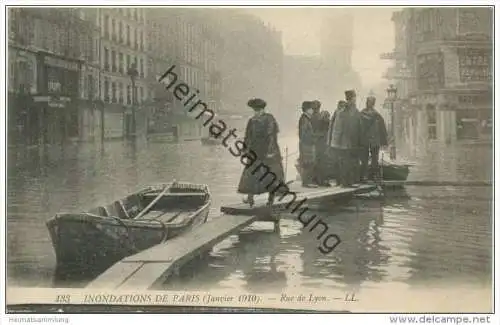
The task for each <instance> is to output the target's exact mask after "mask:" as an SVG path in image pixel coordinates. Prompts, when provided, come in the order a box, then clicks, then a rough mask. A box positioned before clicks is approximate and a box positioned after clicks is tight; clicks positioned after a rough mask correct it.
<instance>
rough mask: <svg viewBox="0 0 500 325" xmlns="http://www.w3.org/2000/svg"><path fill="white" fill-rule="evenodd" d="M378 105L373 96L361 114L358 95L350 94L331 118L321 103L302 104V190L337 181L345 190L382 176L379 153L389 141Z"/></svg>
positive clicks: (309, 102) (300, 123) (351, 91)
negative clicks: (376, 108)
mask: <svg viewBox="0 0 500 325" xmlns="http://www.w3.org/2000/svg"><path fill="white" fill-rule="evenodd" d="M375 102H376V99H375V97H373V96H369V97H368V98H367V100H366V108H364V109H363V110H362V111H361V112H360V111H359V110H358V109H357V107H356V92H355V91H354V90H347V91H345V100H341V101H339V102H338V104H337V109H336V110H335V112H334V113H333V115H332V116H331V118H330V113H329V112H328V111H321V103H320V102H319V101H317V100H315V101H305V102H303V103H302V112H303V113H302V116H301V117H300V119H299V159H298V167H299V170H300V174H301V178H302V186H304V187H318V186H330V180H332V179H335V180H336V182H337V185H340V186H342V187H357V186H358V184H359V183H363V182H366V181H367V180H368V179H376V178H377V177H379V176H380V175H379V164H378V160H379V151H380V148H381V147H384V146H387V144H388V139H387V129H386V126H385V121H384V119H383V117H382V116H381V115H380V113H378V112H377V111H376V110H375ZM370 157H371V159H369V158H370ZM368 160H370V161H371V164H370V168H368Z"/></svg>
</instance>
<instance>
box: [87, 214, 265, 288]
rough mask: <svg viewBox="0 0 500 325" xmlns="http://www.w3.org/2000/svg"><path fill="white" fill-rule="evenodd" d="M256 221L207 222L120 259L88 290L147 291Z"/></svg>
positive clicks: (250, 218) (241, 218)
mask: <svg viewBox="0 0 500 325" xmlns="http://www.w3.org/2000/svg"><path fill="white" fill-rule="evenodd" d="M256 218H257V217H256V216H241V215H240V216H227V217H223V218H221V217H219V218H217V219H214V220H210V221H209V222H207V223H206V224H204V225H202V226H200V227H197V228H195V229H193V230H192V231H190V232H189V233H186V234H184V235H181V236H179V237H176V238H173V239H171V240H169V241H167V242H166V243H164V244H161V245H157V246H154V247H152V248H150V249H147V250H145V251H142V252H140V253H138V254H136V255H132V256H129V257H127V258H125V259H123V260H121V261H120V262H118V263H116V264H115V265H113V266H112V267H111V268H109V269H108V270H106V271H105V272H104V273H103V274H101V275H100V276H99V277H97V278H96V279H95V280H94V281H92V282H91V283H90V284H89V285H88V286H87V287H88V288H95V289H97V288H115V289H118V288H119V289H127V288H128V289H137V290H146V289H149V288H151V287H152V286H154V285H155V284H157V283H161V282H162V281H164V280H165V279H166V278H167V277H168V276H169V275H170V274H172V273H174V272H176V271H177V270H178V269H179V268H180V267H181V266H182V265H183V264H185V263H187V262H189V261H190V260H191V259H193V258H195V257H197V256H199V255H201V254H202V253H205V252H207V251H209V250H210V249H212V247H213V246H215V245H216V244H217V243H219V242H220V241H222V240H224V239H225V238H226V237H228V236H230V235H232V234H234V233H236V232H238V231H239V230H240V229H242V228H244V227H246V226H248V225H250V224H251V223H252V222H254V221H255V220H256Z"/></svg>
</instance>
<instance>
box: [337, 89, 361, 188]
mask: <svg viewBox="0 0 500 325" xmlns="http://www.w3.org/2000/svg"><path fill="white" fill-rule="evenodd" d="M345 96H346V99H347V101H340V102H339V104H338V108H337V110H336V111H335V114H334V117H333V119H332V123H331V128H332V130H331V131H330V134H331V139H330V146H331V147H332V148H334V149H335V152H336V153H337V157H338V168H339V171H338V175H337V183H338V184H339V185H341V186H343V187H357V186H356V185H355V184H357V183H359V180H360V178H359V150H360V133H361V119H360V113H359V111H358V110H357V108H356V93H355V92H354V90H348V91H346V92H345Z"/></svg>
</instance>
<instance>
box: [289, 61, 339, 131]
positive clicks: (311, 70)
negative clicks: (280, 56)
mask: <svg viewBox="0 0 500 325" xmlns="http://www.w3.org/2000/svg"><path fill="white" fill-rule="evenodd" d="M327 78H328V76H327V75H326V74H325V68H324V66H323V61H322V60H321V57H319V56H302V55H286V56H285V59H284V65H283V89H284V93H285V94H286V96H284V99H283V102H284V105H285V107H286V114H284V117H283V119H284V122H285V123H286V124H287V125H290V126H291V129H293V130H294V132H296V127H297V121H298V118H299V116H300V115H301V114H302V109H301V107H302V102H303V101H306V100H316V99H318V100H320V101H321V102H322V106H323V109H327V110H329V111H333V109H334V108H333V107H332V103H328V102H327V101H326V96H328V92H327V91H324V90H325V89H324V87H322V86H323V85H324V84H325V82H327Z"/></svg>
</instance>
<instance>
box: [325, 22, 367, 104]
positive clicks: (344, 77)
mask: <svg viewBox="0 0 500 325" xmlns="http://www.w3.org/2000/svg"><path fill="white" fill-rule="evenodd" d="M353 33H354V17H353V15H352V14H351V13H349V12H343V13H338V12H332V13H331V14H325V15H324V17H323V20H322V22H321V38H320V55H321V58H322V60H323V66H324V68H325V71H326V72H327V73H328V76H329V78H328V79H329V80H328V81H327V82H326V84H327V86H326V87H328V88H326V89H325V91H327V93H329V94H330V96H331V97H332V101H334V102H336V101H337V100H339V99H343V95H344V90H346V89H351V88H352V89H356V90H358V91H359V89H360V88H361V86H362V82H361V80H360V77H359V75H358V73H357V72H356V71H354V69H353V67H352V51H353V37H354V35H353Z"/></svg>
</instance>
